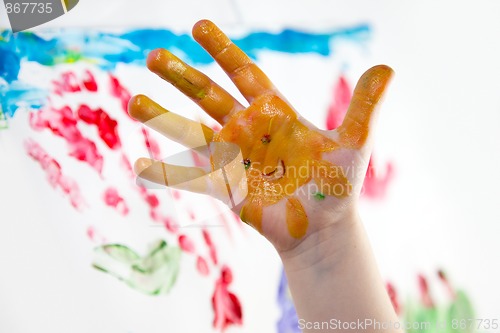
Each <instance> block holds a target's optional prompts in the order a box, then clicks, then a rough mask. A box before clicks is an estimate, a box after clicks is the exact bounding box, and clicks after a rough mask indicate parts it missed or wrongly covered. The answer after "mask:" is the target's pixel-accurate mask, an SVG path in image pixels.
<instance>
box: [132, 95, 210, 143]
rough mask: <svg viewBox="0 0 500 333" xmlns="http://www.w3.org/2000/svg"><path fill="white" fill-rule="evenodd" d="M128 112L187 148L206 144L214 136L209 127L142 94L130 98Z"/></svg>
mask: <svg viewBox="0 0 500 333" xmlns="http://www.w3.org/2000/svg"><path fill="white" fill-rule="evenodd" d="M128 112H129V114H130V116H131V117H132V118H134V119H137V120H139V121H141V122H142V123H144V124H145V125H147V126H148V127H150V128H152V129H154V130H156V131H158V132H160V133H161V134H163V135H165V136H166V137H168V138H169V139H171V140H174V141H176V142H178V143H180V144H182V145H184V146H186V147H188V148H198V147H204V146H207V144H208V143H210V142H212V139H213V136H214V131H213V130H212V129H211V128H210V127H208V126H206V125H204V124H201V123H199V122H196V121H193V120H190V119H187V118H184V117H182V116H179V115H178V114H175V113H173V112H170V111H168V110H166V109H164V108H162V107H161V106H160V105H159V104H158V103H156V102H154V101H153V100H151V99H150V98H148V97H146V96H144V95H136V96H134V97H132V98H131V99H130V102H129V104H128Z"/></svg>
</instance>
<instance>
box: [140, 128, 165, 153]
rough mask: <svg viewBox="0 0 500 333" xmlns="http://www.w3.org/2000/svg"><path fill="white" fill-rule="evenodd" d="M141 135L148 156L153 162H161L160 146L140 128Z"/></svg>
mask: <svg viewBox="0 0 500 333" xmlns="http://www.w3.org/2000/svg"><path fill="white" fill-rule="evenodd" d="M142 135H143V136H144V144H145V145H146V148H147V149H148V152H149V155H150V156H151V157H152V158H153V159H155V160H161V151H160V145H159V144H158V142H157V141H156V140H155V139H153V138H152V137H151V135H150V134H149V131H148V130H146V129H145V128H144V127H143V128H142Z"/></svg>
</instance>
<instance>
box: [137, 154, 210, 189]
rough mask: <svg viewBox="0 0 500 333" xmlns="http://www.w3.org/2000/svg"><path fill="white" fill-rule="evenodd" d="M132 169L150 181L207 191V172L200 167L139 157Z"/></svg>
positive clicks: (174, 186)
mask: <svg viewBox="0 0 500 333" xmlns="http://www.w3.org/2000/svg"><path fill="white" fill-rule="evenodd" d="M134 171H135V173H136V174H137V176H139V177H140V178H142V179H145V180H148V181H150V182H153V183H156V184H159V185H164V186H169V187H173V188H178V189H182V190H188V191H191V192H196V193H203V194H207V193H208V184H207V178H206V177H204V176H206V175H207V172H206V171H205V170H203V169H202V168H197V167H185V166H179V165H173V164H167V163H163V162H161V161H155V160H152V159H150V158H140V159H138V160H137V161H136V162H135V165H134Z"/></svg>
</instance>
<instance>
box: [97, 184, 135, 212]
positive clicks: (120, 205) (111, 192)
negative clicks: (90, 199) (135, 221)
mask: <svg viewBox="0 0 500 333" xmlns="http://www.w3.org/2000/svg"><path fill="white" fill-rule="evenodd" d="M103 199H104V203H105V204H106V205H107V206H109V207H112V208H114V209H116V211H117V212H118V213H119V214H120V215H122V216H125V215H127V214H128V212H129V208H128V205H127V203H126V202H125V199H123V197H122V196H120V194H119V193H118V190H117V189H116V188H114V187H108V188H107V189H106V190H105V191H104V195H103Z"/></svg>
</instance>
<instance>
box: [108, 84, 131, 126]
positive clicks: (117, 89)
mask: <svg viewBox="0 0 500 333" xmlns="http://www.w3.org/2000/svg"><path fill="white" fill-rule="evenodd" d="M109 78H110V83H111V95H112V96H114V97H116V98H118V99H119V100H120V101H121V105H122V109H123V111H125V113H126V114H127V116H128V117H129V118H130V119H133V118H132V117H130V115H129V114H128V101H129V100H130V97H131V94H130V92H129V91H128V90H127V89H126V88H125V87H124V86H123V85H122V84H121V83H120V81H119V80H118V78H116V77H115V76H113V74H109Z"/></svg>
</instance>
